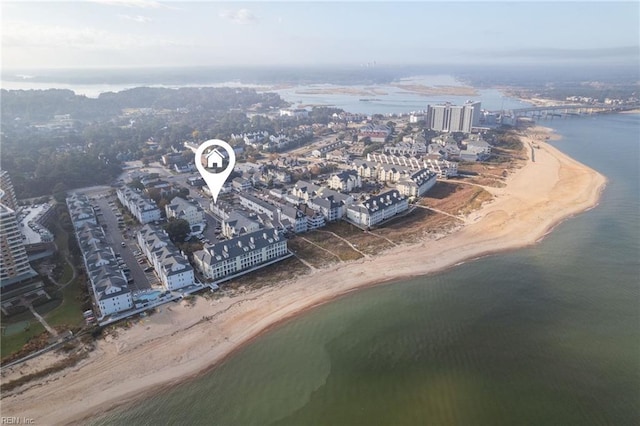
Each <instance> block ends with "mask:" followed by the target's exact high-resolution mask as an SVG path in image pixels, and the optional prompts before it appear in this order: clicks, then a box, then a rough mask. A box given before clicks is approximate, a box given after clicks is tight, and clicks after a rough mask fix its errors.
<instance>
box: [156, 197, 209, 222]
mask: <svg viewBox="0 0 640 426" xmlns="http://www.w3.org/2000/svg"><path fill="white" fill-rule="evenodd" d="M164 209H165V213H166V214H167V219H169V218H172V217H173V218H176V219H184V220H186V221H187V222H189V225H190V226H192V227H193V226H194V225H201V224H204V222H205V220H204V211H203V210H202V208H201V207H200V206H199V205H198V204H195V203H192V202H190V201H187V200H185V199H184V198H181V197H175V198H174V199H173V200H171V203H170V204H167V205H166V206H165V207H164Z"/></svg>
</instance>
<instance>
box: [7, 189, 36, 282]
mask: <svg viewBox="0 0 640 426" xmlns="http://www.w3.org/2000/svg"><path fill="white" fill-rule="evenodd" d="M3 195H4V192H3V191H2V190H0V287H2V288H3V292H4V290H5V287H10V286H12V285H13V284H16V288H17V287H20V286H19V284H17V283H19V282H21V281H23V280H26V279H29V278H33V277H34V276H36V275H37V274H36V272H35V271H34V270H33V269H31V266H30V265H29V257H28V256H27V250H26V248H25V245H24V241H23V239H22V234H21V232H20V228H19V227H18V220H17V217H16V212H15V211H14V210H13V209H11V208H9V207H8V206H6V205H4V203H3V201H4V197H3Z"/></svg>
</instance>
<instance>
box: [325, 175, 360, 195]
mask: <svg viewBox="0 0 640 426" xmlns="http://www.w3.org/2000/svg"><path fill="white" fill-rule="evenodd" d="M327 186H328V187H329V188H331V189H335V190H336V191H342V192H351V191H353V190H354V189H357V188H361V187H362V179H361V178H360V176H359V175H358V172H357V171H355V170H344V171H341V172H340V173H335V174H333V175H331V177H330V178H329V179H328V180H327Z"/></svg>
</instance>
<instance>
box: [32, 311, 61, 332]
mask: <svg viewBox="0 0 640 426" xmlns="http://www.w3.org/2000/svg"><path fill="white" fill-rule="evenodd" d="M29 310H30V311H31V313H32V314H33V316H34V317H36V319H37V320H38V321H40V324H42V325H43V326H44V328H45V329H46V330H47V331H48V332H49V334H51V335H52V336H54V337H58V332H57V331H55V330H54V329H53V327H51V326H50V325H49V324H47V322H46V321H45V320H44V318H42V317H41V316H40V314H39V313H38V312H36V310H35V309H33V306H31V303H29Z"/></svg>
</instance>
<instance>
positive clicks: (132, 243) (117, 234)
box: [92, 193, 160, 291]
mask: <svg viewBox="0 0 640 426" xmlns="http://www.w3.org/2000/svg"><path fill="white" fill-rule="evenodd" d="M92 203H93V205H94V206H95V207H98V208H99V210H97V213H99V215H98V220H99V222H100V224H101V225H103V226H104V225H106V229H105V234H106V239H107V242H108V243H109V244H110V245H111V247H112V248H113V251H114V253H116V256H119V257H120V259H122V264H123V265H124V266H123V268H127V269H128V270H129V272H128V275H129V276H130V277H131V278H132V279H133V281H132V282H130V283H129V287H130V289H131V291H140V290H148V289H150V288H153V287H157V286H159V285H160V282H159V280H158V278H157V277H156V275H155V273H154V272H153V270H152V269H151V270H148V272H145V269H147V268H149V267H150V266H151V265H149V263H148V262H147V261H146V257H145V256H144V254H142V253H139V251H140V249H139V247H138V244H137V243H136V238H135V234H136V231H137V230H138V229H139V228H140V225H137V224H136V225H129V226H125V225H124V224H123V225H120V226H119V223H118V219H120V218H121V214H120V212H119V211H118V208H117V206H116V197H115V196H107V194H106V193H101V194H97V195H94V200H93V201H92ZM120 223H123V221H121V222H120ZM141 259H142V260H143V261H142V263H139V261H140V260H141ZM125 272H126V271H125Z"/></svg>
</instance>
